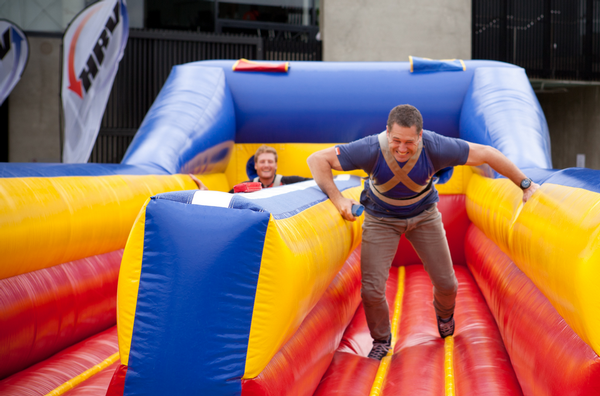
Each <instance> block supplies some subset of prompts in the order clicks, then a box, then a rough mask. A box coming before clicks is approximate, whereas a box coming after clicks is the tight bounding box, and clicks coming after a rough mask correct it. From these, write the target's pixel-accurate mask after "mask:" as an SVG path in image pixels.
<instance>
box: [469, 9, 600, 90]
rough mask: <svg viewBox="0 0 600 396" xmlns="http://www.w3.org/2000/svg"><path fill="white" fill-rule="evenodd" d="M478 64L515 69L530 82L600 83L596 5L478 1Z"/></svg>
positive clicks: (599, 30) (474, 47)
mask: <svg viewBox="0 0 600 396" xmlns="http://www.w3.org/2000/svg"><path fill="white" fill-rule="evenodd" d="M471 37H472V58H473V59H493V60H499V61H504V62H509V63H513V64H515V65H518V66H521V67H523V68H525V69H526V70H527V74H528V76H529V77H530V78H549V79H561V80H581V81H584V80H587V81H592V80H595V81H600V3H599V2H598V1H596V0H473V17H472V35H471Z"/></svg>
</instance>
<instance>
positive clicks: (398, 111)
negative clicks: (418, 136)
mask: <svg viewBox="0 0 600 396" xmlns="http://www.w3.org/2000/svg"><path fill="white" fill-rule="evenodd" d="M394 124H398V125H400V126H401V127H405V128H411V127H412V126H413V125H414V126H415V127H417V133H420V132H421V131H422V130H423V116H421V112H419V110H417V108H416V107H414V106H411V105H408V104H404V105H398V106H396V107H394V108H393V109H392V111H390V115H389V116H388V121H387V127H388V130H390V131H391V130H392V126H393V125H394Z"/></svg>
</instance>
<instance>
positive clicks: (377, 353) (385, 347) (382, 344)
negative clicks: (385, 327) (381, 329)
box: [369, 334, 392, 360]
mask: <svg viewBox="0 0 600 396" xmlns="http://www.w3.org/2000/svg"><path fill="white" fill-rule="evenodd" d="M391 346H392V335H391V334H390V336H389V338H388V339H387V340H383V341H381V340H375V341H373V348H372V349H371V352H369V357H370V358H371V359H375V360H381V359H383V357H384V356H385V355H387V353H388V352H389V350H390V347H391Z"/></svg>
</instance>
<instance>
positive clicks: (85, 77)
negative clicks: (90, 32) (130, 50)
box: [68, 2, 121, 99]
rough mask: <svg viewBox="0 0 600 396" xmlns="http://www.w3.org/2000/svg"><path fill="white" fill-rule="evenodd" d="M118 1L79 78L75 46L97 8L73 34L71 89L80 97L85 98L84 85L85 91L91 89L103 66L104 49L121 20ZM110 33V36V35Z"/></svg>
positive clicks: (70, 52)
mask: <svg viewBox="0 0 600 396" xmlns="http://www.w3.org/2000/svg"><path fill="white" fill-rule="evenodd" d="M119 3H120V2H117V3H116V4H115V8H114V9H113V15H111V16H110V17H109V18H108V20H107V21H106V24H105V25H104V29H102V32H101V33H100V35H99V36H98V39H97V40H96V45H95V46H94V49H93V50H92V53H90V55H89V56H88V60H87V62H86V65H85V67H84V68H83V70H82V71H81V73H80V74H79V79H77V78H76V77H75V48H76V46H77V40H78V39H79V35H80V34H81V31H82V30H83V27H84V26H85V24H86V23H87V21H88V20H89V19H90V18H91V17H92V16H93V15H94V14H95V13H96V11H97V9H96V10H93V11H91V12H90V13H89V14H88V15H86V16H85V18H84V19H83V21H81V24H80V25H79V26H78V27H77V30H76V31H75V33H74V34H73V40H72V41H71V46H70V49H69V61H68V62H69V89H70V90H71V91H73V92H75V93H76V94H77V95H78V96H79V97H80V98H82V99H83V91H82V85H83V89H84V90H85V92H88V91H89V90H90V87H91V86H92V84H93V83H94V78H95V77H96V74H98V69H99V67H100V66H102V63H103V62H104V51H105V50H106V47H107V46H108V43H109V41H110V37H112V33H113V32H114V30H115V28H116V27H117V24H118V23H119V21H120V18H121V17H120V13H119V6H120V4H119ZM109 33H110V36H109Z"/></svg>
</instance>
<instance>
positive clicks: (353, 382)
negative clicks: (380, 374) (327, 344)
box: [314, 351, 379, 396]
mask: <svg viewBox="0 0 600 396" xmlns="http://www.w3.org/2000/svg"><path fill="white" fill-rule="evenodd" d="M367 353H368V352H367ZM378 368H379V362H378V361H377V360H374V359H369V358H367V357H364V356H359V355H355V354H353V353H348V352H339V351H338V352H336V353H335V355H334V357H333V361H332V362H331V365H330V366H329V368H328V369H327V372H326V373H325V375H324V376H323V379H322V380H321V383H320V384H319V387H318V388H317V391H316V392H315V394H314V396H330V395H339V396H365V395H368V394H369V392H370V391H371V387H372V386H373V380H374V379H375V375H376V374H377V369H378Z"/></svg>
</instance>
